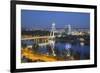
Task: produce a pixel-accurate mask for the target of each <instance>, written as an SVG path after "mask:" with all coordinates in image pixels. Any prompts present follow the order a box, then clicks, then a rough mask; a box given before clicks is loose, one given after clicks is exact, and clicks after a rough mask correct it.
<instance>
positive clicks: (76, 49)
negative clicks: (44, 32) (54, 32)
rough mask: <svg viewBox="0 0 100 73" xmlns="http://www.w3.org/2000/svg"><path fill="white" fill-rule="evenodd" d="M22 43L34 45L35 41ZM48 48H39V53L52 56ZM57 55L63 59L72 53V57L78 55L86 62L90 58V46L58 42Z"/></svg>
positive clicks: (56, 46)
mask: <svg viewBox="0 0 100 73" xmlns="http://www.w3.org/2000/svg"><path fill="white" fill-rule="evenodd" d="M22 43H24V44H27V46H29V45H33V44H34V42H33V41H22ZM48 49H49V48H48V47H47V46H42V47H39V48H38V52H39V53H41V54H48V53H49V54H51V53H50V50H48ZM54 50H55V53H56V55H57V56H59V57H62V56H64V55H66V54H68V52H70V54H71V55H77V56H79V59H80V60H85V59H89V58H90V46H89V45H84V43H83V44H80V43H77V44H70V43H61V42H57V43H55V48H54Z"/></svg>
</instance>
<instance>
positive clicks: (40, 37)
mask: <svg viewBox="0 0 100 73" xmlns="http://www.w3.org/2000/svg"><path fill="white" fill-rule="evenodd" d="M48 38H53V36H36V37H25V38H21V40H32V39H48Z"/></svg>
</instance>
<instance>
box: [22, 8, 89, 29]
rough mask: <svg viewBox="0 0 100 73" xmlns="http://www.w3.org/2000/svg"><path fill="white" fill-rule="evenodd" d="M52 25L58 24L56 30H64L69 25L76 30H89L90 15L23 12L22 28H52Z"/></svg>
mask: <svg viewBox="0 0 100 73" xmlns="http://www.w3.org/2000/svg"><path fill="white" fill-rule="evenodd" d="M52 23H55V24H56V28H64V27H65V25H68V24H70V25H71V26H72V27H75V28H76V27H77V28H89V27H90V14H89V13H82V12H81V13H79V12H56V11H39V10H21V26H22V28H27V29H31V28H38V29H41V28H51V26H52Z"/></svg>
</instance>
